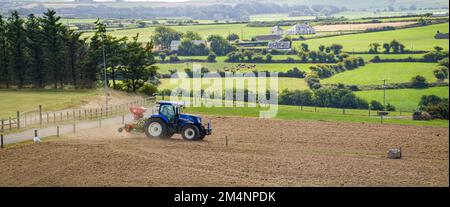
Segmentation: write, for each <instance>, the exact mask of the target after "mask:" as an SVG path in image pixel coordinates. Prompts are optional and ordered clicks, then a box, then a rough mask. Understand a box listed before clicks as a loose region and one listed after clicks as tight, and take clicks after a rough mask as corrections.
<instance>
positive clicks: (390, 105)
mask: <svg viewBox="0 0 450 207" xmlns="http://www.w3.org/2000/svg"><path fill="white" fill-rule="evenodd" d="M395 110H396V108H395V106H394V105H392V104H390V103H387V104H386V111H395Z"/></svg>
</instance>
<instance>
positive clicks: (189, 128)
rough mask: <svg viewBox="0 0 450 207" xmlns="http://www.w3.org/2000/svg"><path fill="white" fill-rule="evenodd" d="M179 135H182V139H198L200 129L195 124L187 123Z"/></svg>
mask: <svg viewBox="0 0 450 207" xmlns="http://www.w3.org/2000/svg"><path fill="white" fill-rule="evenodd" d="M181 136H183V139H185V140H189V141H193V140H198V139H199V137H200V131H199V130H198V128H197V127H196V126H194V125H191V124H188V125H186V126H184V127H183V129H182V130H181Z"/></svg>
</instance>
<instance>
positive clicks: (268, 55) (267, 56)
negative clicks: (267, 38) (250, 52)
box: [266, 53, 273, 63]
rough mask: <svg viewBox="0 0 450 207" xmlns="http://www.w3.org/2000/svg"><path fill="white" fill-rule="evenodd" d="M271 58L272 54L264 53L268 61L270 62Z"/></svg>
mask: <svg viewBox="0 0 450 207" xmlns="http://www.w3.org/2000/svg"><path fill="white" fill-rule="evenodd" d="M272 59H273V56H272V54H270V53H267V55H266V61H267V62H269V63H270V62H272Z"/></svg>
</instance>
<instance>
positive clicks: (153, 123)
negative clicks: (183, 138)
mask: <svg viewBox="0 0 450 207" xmlns="http://www.w3.org/2000/svg"><path fill="white" fill-rule="evenodd" d="M144 129H145V135H147V137H149V138H159V139H164V138H166V137H167V131H168V130H167V124H166V123H165V122H164V121H163V120H161V119H149V120H148V121H147V122H145V127H144Z"/></svg>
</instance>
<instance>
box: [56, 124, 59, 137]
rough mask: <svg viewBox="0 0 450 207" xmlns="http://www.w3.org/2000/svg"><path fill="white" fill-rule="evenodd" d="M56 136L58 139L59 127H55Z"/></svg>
mask: <svg viewBox="0 0 450 207" xmlns="http://www.w3.org/2000/svg"><path fill="white" fill-rule="evenodd" d="M56 136H57V137H59V126H56Z"/></svg>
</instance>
